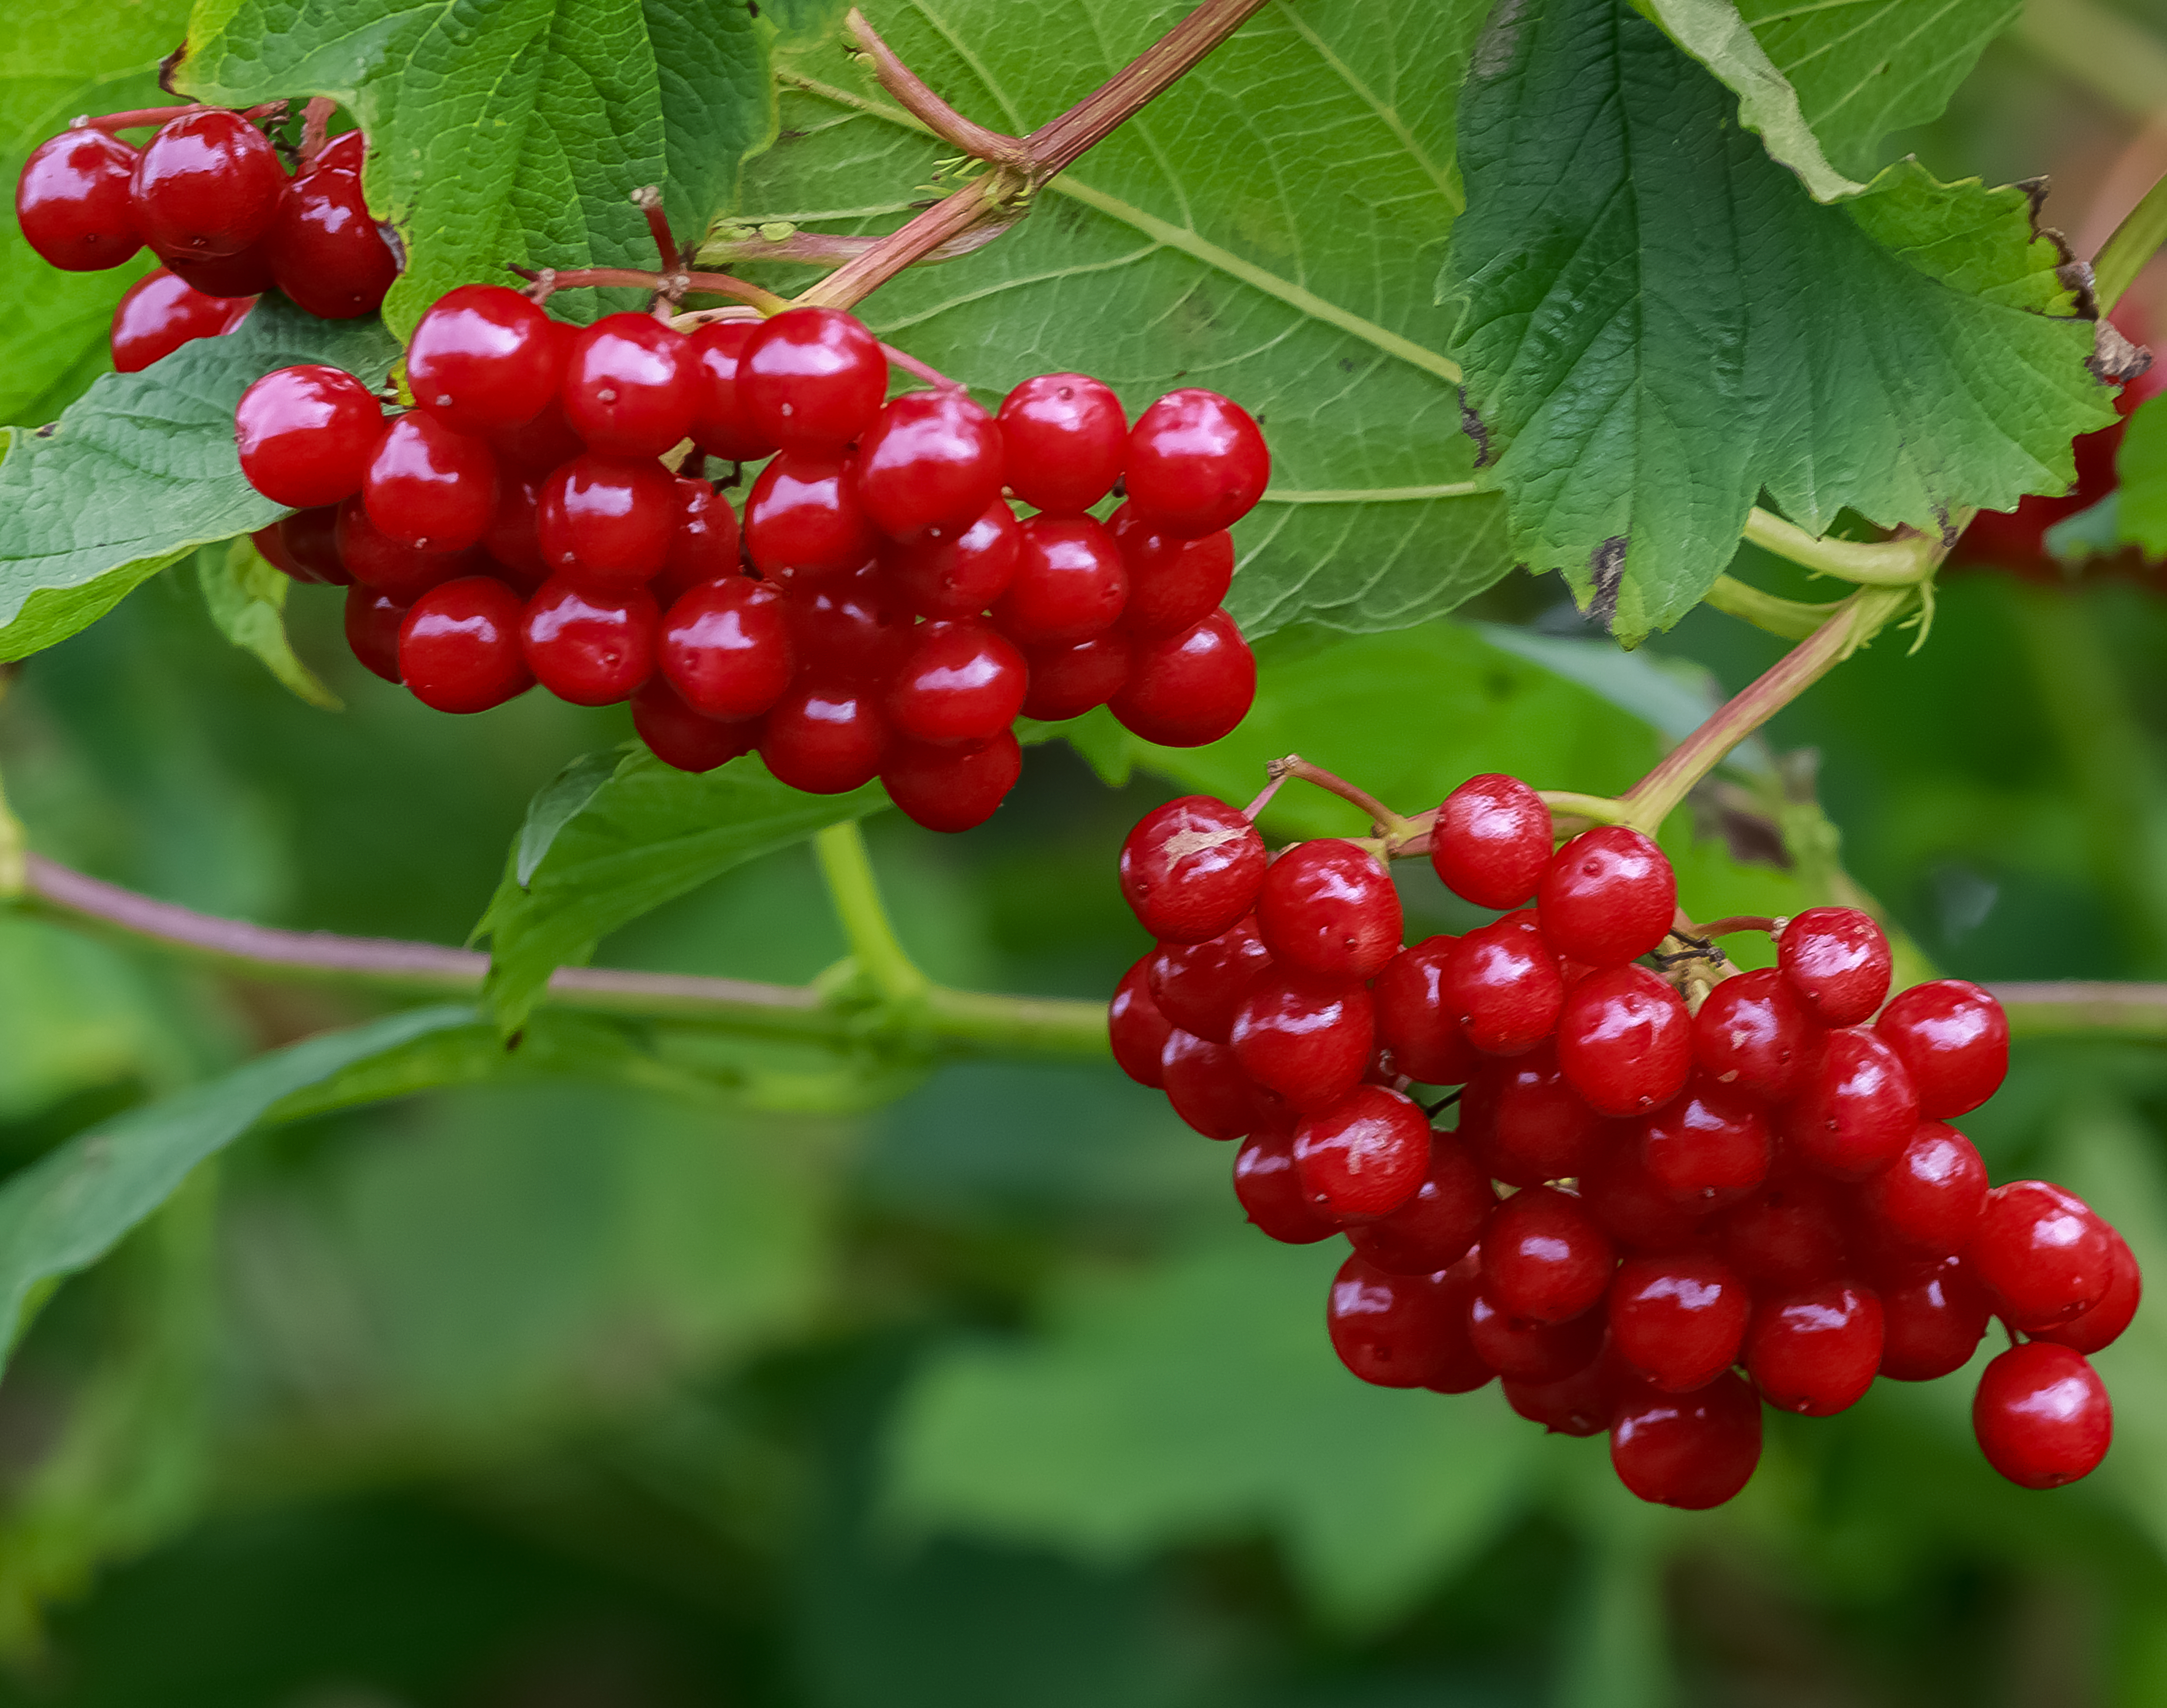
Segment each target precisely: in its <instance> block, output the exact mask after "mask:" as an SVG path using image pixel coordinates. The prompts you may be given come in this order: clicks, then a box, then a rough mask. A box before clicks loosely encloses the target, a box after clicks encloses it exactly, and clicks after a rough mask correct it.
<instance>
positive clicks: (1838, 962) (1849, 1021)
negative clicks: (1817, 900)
mask: <svg viewBox="0 0 2167 1708" xmlns="http://www.w3.org/2000/svg"><path fill="white" fill-rule="evenodd" d="M1776 955H1777V965H1778V967H1779V968H1780V969H1781V970H1782V971H1783V976H1784V977H1785V978H1787V979H1788V980H1789V981H1790V982H1791V988H1792V989H1793V990H1794V991H1797V992H1798V993H1799V997H1801V998H1802V999H1803V1000H1804V1002H1805V1004H1806V1006H1807V1007H1809V1008H1810V1009H1812V1010H1813V1011H1814V1016H1815V1018H1816V1019H1818V1020H1820V1022H1821V1023H1822V1024H1823V1025H1825V1026H1857V1025H1858V1024H1860V1023H1862V1022H1864V1021H1866V1020H1868V1019H1871V1018H1873V1011H1874V1010H1875V1009H1876V1008H1878V1007H1880V1006H1881V1003H1882V999H1883V998H1884V997H1887V996H1888V994H1889V969H1890V966H1891V965H1892V963H1891V961H1890V960H1889V939H1887V938H1886V937H1884V936H1883V935H1882V933H1881V928H1880V927H1879V926H1878V925H1876V924H1875V923H1873V920H1872V919H1871V918H1870V917H1868V916H1867V915H1866V914H1864V913H1862V912H1859V911H1858V909H1857V908H1856V907H1809V908H1807V909H1806V911H1805V912H1803V913H1801V914H1799V915H1798V916H1797V917H1795V918H1793V920H1792V921H1791V922H1790V923H1789V924H1788V925H1786V926H1785V927H1784V928H1783V936H1782V937H1780V938H1779V939H1777V944H1776Z"/></svg>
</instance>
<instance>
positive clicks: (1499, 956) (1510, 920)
mask: <svg viewBox="0 0 2167 1708" xmlns="http://www.w3.org/2000/svg"><path fill="white" fill-rule="evenodd" d="M1441 984H1442V990H1443V994H1444V999H1445V1006H1446V1009H1447V1011H1448V1012H1449V1013H1450V1014H1451V1016H1452V1018H1453V1020H1454V1023H1456V1024H1457V1025H1458V1026H1459V1028H1460V1031H1461V1032H1462V1033H1463V1034H1465V1037H1466V1039H1467V1041H1468V1042H1469V1043H1470V1044H1473V1045H1474V1046H1475V1047H1476V1049H1477V1050H1483V1051H1486V1053H1488V1054H1489V1055H1521V1054H1523V1053H1524V1052H1525V1051H1527V1050H1533V1049H1534V1047H1535V1046H1536V1045H1537V1044H1539V1043H1541V1042H1542V1041H1543V1040H1544V1039H1546V1038H1548V1037H1549V1036H1550V1034H1551V1033H1552V1032H1553V1031H1555V1029H1556V1028H1557V1021H1558V1012H1559V1009H1560V1007H1562V1006H1563V1004H1564V1002H1565V981H1564V979H1563V978H1561V977H1560V976H1559V972H1558V964H1557V957H1556V956H1555V954H1551V953H1550V945H1549V944H1546V943H1545V942H1544V940H1543V934H1542V933H1541V932H1540V931H1539V930H1538V929H1537V928H1536V926H1535V923H1534V917H1532V916H1531V915H1526V914H1513V915H1508V916H1507V917H1505V918H1503V919H1499V920H1496V921H1493V922H1492V923H1490V924H1488V925H1481V926H1477V927H1476V928H1475V929H1474V930H1472V931H1470V932H1469V933H1467V934H1466V935H1465V937H1463V938H1461V939H1460V941H1459V942H1457V943H1456V944H1454V945H1453V947H1452V949H1451V952H1450V953H1449V954H1447V955H1446V956H1445V960H1444V973H1443V976H1442V981H1441Z"/></svg>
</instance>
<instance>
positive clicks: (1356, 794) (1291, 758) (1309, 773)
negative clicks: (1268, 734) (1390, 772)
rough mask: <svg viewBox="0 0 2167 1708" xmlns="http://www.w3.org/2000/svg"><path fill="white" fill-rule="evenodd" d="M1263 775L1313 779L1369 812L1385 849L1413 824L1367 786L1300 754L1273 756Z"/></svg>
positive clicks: (1310, 781) (1319, 786) (1321, 787)
mask: <svg viewBox="0 0 2167 1708" xmlns="http://www.w3.org/2000/svg"><path fill="white" fill-rule="evenodd" d="M1264 775H1266V776H1268V777H1270V778H1272V779H1274V780H1279V779H1281V778H1285V777H1293V778H1296V779H1298V780H1301V781H1302V782H1304V783H1314V784H1315V785H1317V787H1318V788H1320V789H1322V790H1324V791H1326V792H1327V794H1333V795H1337V796H1338V797H1339V798H1340V799H1341V800H1342V801H1346V802H1347V803H1348V805H1349V806H1359V808H1361V810H1362V811H1363V812H1365V813H1367V814H1368V815H1369V817H1370V823H1371V824H1373V825H1375V827H1376V828H1377V831H1378V833H1379V834H1380V836H1382V837H1383V838H1384V839H1385V844H1386V849H1388V850H1389V849H1391V846H1392V844H1393V843H1395V842H1396V841H1397V840H1398V839H1399V838H1400V837H1401V836H1403V835H1405V834H1406V833H1408V832H1409V831H1410V830H1411V829H1412V826H1411V825H1410V824H1409V823H1408V822H1407V819H1406V817H1403V816H1402V815H1401V814H1400V813H1397V812H1393V811H1392V809H1391V807H1389V806H1386V805H1385V803H1384V802H1383V801H1380V800H1379V799H1378V798H1377V797H1376V796H1375V795H1372V794H1371V793H1370V791H1368V790H1367V789H1364V788H1362V787H1361V786H1359V785H1357V784H1354V783H1350V782H1348V780H1346V779H1345V778H1344V777H1342V776H1339V775H1336V774H1334V773H1333V772H1331V771H1327V770H1326V769H1324V767H1323V766H1322V765H1313V764H1311V763H1310V762H1309V761H1308V760H1307V759H1304V758H1302V756H1301V754H1288V755H1287V756H1286V757H1285V759H1274V760H1272V761H1271V762H1270V763H1269V764H1267V765H1266V766H1265V767H1264Z"/></svg>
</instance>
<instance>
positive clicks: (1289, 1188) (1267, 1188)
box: [1115, 1046, 1489, 1375]
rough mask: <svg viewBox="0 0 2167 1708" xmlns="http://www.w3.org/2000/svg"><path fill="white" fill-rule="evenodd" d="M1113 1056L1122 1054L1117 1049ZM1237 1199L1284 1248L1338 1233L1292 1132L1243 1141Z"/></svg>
mask: <svg viewBox="0 0 2167 1708" xmlns="http://www.w3.org/2000/svg"><path fill="white" fill-rule="evenodd" d="M1115 1053H1116V1055H1119V1050H1118V1046H1117V1048H1116V1052H1115ZM1234 1196H1235V1198H1237V1199H1238V1200H1239V1201H1240V1203H1241V1206H1242V1210H1243V1211H1244V1212H1245V1213H1246V1214H1248V1218H1249V1220H1250V1222H1251V1223H1252V1224H1253V1225H1254V1226H1255V1227H1256V1228H1257V1229H1258V1230H1259V1231H1260V1232H1262V1233H1264V1235H1268V1236H1269V1238H1271V1239H1274V1240H1278V1241H1279V1242H1280V1244H1281V1245H1315V1244H1316V1243H1317V1241H1318V1240H1328V1239H1330V1238H1331V1237H1332V1236H1333V1235H1334V1234H1336V1233H1338V1231H1339V1228H1338V1224H1337V1223H1333V1222H1327V1220H1325V1219H1324V1218H1323V1217H1322V1216H1320V1215H1318V1214H1317V1212H1316V1211H1315V1210H1313V1209H1311V1208H1310V1207H1309V1200H1308V1199H1307V1198H1304V1197H1303V1196H1302V1191H1301V1178H1300V1177H1299V1176H1297V1175H1296V1174H1295V1167H1294V1129H1292V1128H1290V1127H1287V1126H1285V1125H1279V1126H1273V1127H1266V1128H1262V1129H1258V1131H1256V1132H1254V1133H1252V1134H1249V1136H1248V1138H1246V1139H1244V1140H1242V1148H1241V1150H1239V1151H1238V1152H1237V1153H1236V1155H1235V1157H1234ZM1380 1267H1383V1266H1381V1265H1380ZM1455 1331H1456V1332H1457V1334H1458V1335H1459V1337H1460V1339H1462V1340H1465V1337H1466V1329H1465V1326H1464V1325H1462V1324H1461V1323H1460V1321H1459V1320H1458V1318H1457V1316H1455V1317H1454V1320H1453V1321H1452V1322H1451V1323H1450V1324H1449V1325H1448V1326H1447V1330H1446V1332H1447V1333H1454V1332H1455ZM1483 1373H1484V1374H1485V1375H1487V1374H1488V1373H1489V1372H1487V1371H1485V1372H1483Z"/></svg>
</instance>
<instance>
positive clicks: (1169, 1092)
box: [1159, 1026, 1259, 1140]
mask: <svg viewBox="0 0 2167 1708" xmlns="http://www.w3.org/2000/svg"><path fill="white" fill-rule="evenodd" d="M1159 1074H1160V1081H1161V1083H1162V1084H1163V1086H1164V1087H1166V1100H1167V1101H1168V1103H1171V1104H1173V1105H1174V1113H1175V1114H1177V1115H1179V1116H1180V1117H1181V1118H1182V1119H1183V1120H1184V1121H1186V1122H1187V1123H1188V1124H1189V1125H1190V1126H1191V1127H1194V1128H1195V1129H1196V1130H1197V1131H1198V1132H1200V1133H1201V1134H1203V1135H1204V1136H1205V1138H1206V1139H1218V1140H1234V1139H1239V1138H1242V1137H1243V1136H1244V1135H1245V1134H1248V1133H1251V1132H1253V1131H1254V1130H1255V1129H1256V1128H1257V1127H1258V1125H1259V1121H1258V1102H1257V1092H1256V1087H1255V1086H1254V1085H1253V1084H1252V1083H1251V1081H1250V1079H1249V1076H1248V1075H1247V1074H1245V1073H1243V1072H1242V1065H1241V1064H1240V1063H1239V1062H1237V1061H1236V1060H1234V1052H1233V1051H1232V1050H1229V1049H1228V1048H1227V1046H1226V1045H1225V1044H1214V1043H1212V1042H1211V1040H1210V1039H1204V1038H1199V1037H1197V1036H1196V1035H1195V1034H1194V1033H1191V1032H1184V1031H1183V1030H1182V1029H1180V1028H1179V1026H1177V1027H1175V1028H1174V1031H1173V1033H1172V1034H1170V1035H1169V1036H1168V1039H1167V1040H1166V1048H1165V1050H1163V1051H1162V1052H1161V1054H1160V1055H1159Z"/></svg>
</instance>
